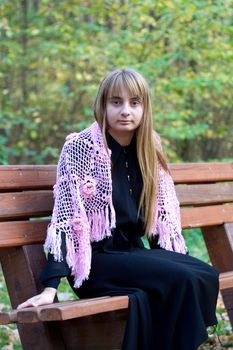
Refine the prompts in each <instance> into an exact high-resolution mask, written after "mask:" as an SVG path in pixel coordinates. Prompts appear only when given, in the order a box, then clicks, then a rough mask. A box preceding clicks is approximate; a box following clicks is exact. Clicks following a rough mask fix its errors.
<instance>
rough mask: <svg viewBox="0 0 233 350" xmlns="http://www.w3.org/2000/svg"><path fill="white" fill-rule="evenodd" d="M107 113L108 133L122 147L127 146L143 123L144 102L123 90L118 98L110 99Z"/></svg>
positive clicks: (111, 97) (110, 97) (112, 97)
mask: <svg viewBox="0 0 233 350" xmlns="http://www.w3.org/2000/svg"><path fill="white" fill-rule="evenodd" d="M106 113H107V125H108V132H109V133H110V135H111V136H112V137H113V138H114V139H115V140H116V141H118V142H119V143H120V144H121V145H127V144H129V143H130V141H131V139H132V137H133V135H134V132H135V130H136V129H137V128H138V127H139V125H140V123H141V120H142V116H143V101H142V99H140V98H139V97H138V96H130V94H129V91H128V90H127V89H126V88H122V89H121V90H120V93H119V94H117V95H116V96H109V97H108V99H107V105H106Z"/></svg>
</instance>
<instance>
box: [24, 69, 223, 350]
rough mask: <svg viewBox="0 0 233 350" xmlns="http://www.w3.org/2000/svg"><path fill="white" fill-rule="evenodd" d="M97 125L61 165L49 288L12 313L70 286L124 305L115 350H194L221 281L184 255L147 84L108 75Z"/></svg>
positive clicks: (70, 145)
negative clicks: (123, 298)
mask: <svg viewBox="0 0 233 350" xmlns="http://www.w3.org/2000/svg"><path fill="white" fill-rule="evenodd" d="M94 115H95V118H96V122H95V123H94V124H92V125H91V126H90V127H89V128H88V129H85V130H83V131H82V132H80V133H78V134H75V135H73V137H71V138H70V139H69V140H68V141H67V142H66V143H65V145H64V147H63V150H62V153H61V156H60V160H59V164H58V173H57V182H56V185H55V206H54V210H53V216H52V221H51V224H50V226H49V228H48V233H47V239H46V242H45V247H46V248H47V249H48V251H49V254H48V263H47V266H46V268H45V270H44V271H43V272H42V277H41V278H42V281H43V284H44V285H45V287H46V288H45V290H44V291H43V292H42V293H41V294H39V295H37V296H35V297H33V298H31V299H29V300H27V301H26V302H25V303H23V304H21V305H19V308H22V307H27V306H31V305H42V304H47V303H51V302H53V300H54V296H55V294H56V289H57V287H58V285H59V281H60V278H61V277H63V276H67V278H68V280H69V282H70V285H71V286H72V288H73V289H74V290H75V292H76V293H77V294H78V296H79V297H81V298H82V297H94V296H104V295H125V294H128V295H129V299H130V307H129V315H128V322H127V327H126V331H125V337H124V342H123V345H122V349H124V350H137V349H138V350H154V349H159V350H160V349H163V350H178V349H179V350H196V349H197V347H198V346H199V345H200V344H201V343H202V342H203V341H204V340H205V339H206V337H207V332H206V327H207V326H210V325H214V324H216V322H217V321H216V316H215V307H216V299H217V294H218V272H217V271H216V270H215V269H214V268H213V267H212V266H209V265H207V264H205V263H204V262H202V261H200V260H198V259H196V258H194V257H191V256H189V255H188V254H187V248H186V246H185V242H184V239H183V237H182V235H181V225H180V213H179V203H178V201H177V198H176V193H175V189H174V184H173V181H172V179H171V176H170V174H169V170H168V167H167V164H166V161H165V159H164V155H163V152H162V148H161V144H160V139H159V136H158V135H157V134H156V133H155V131H153V128H152V111H151V99H150V94H149V89H148V86H147V83H146V81H145V80H144V78H143V77H142V76H141V75H140V74H139V73H137V72H136V71H134V70H132V69H129V68H127V69H116V70H114V71H112V72H110V73H109V74H107V76H106V77H105V78H104V79H103V81H102V83H101V85H100V87H99V91H98V94H97V97H96V101H95V104H94ZM144 235H145V236H147V237H148V241H149V244H150V248H151V249H147V248H145V247H144V244H143V241H142V236H144Z"/></svg>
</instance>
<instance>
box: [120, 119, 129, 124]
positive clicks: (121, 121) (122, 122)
mask: <svg viewBox="0 0 233 350" xmlns="http://www.w3.org/2000/svg"><path fill="white" fill-rule="evenodd" d="M118 122H119V123H121V124H130V123H131V121H130V120H118Z"/></svg>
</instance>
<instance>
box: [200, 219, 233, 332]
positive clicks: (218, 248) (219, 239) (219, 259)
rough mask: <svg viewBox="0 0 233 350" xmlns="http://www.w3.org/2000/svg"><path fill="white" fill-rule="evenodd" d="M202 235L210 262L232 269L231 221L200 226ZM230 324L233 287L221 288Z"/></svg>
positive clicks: (232, 310) (232, 225) (232, 233)
mask: <svg viewBox="0 0 233 350" xmlns="http://www.w3.org/2000/svg"><path fill="white" fill-rule="evenodd" d="M202 233H203V237H204V240H205V243H206V247H207V250H208V253H209V256H210V260H211V262H212V264H213V265H214V266H215V267H216V268H217V269H218V270H219V271H220V272H227V271H232V270H233V223H226V224H223V225H219V226H214V227H213V226H211V227H204V228H202ZM221 293H222V297H223V302H224V304H225V307H226V310H227V313H228V316H229V318H230V322H231V325H232V327H233V288H228V289H225V290H222V292H221Z"/></svg>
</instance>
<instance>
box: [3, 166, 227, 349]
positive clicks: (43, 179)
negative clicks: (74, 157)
mask: <svg viewBox="0 0 233 350" xmlns="http://www.w3.org/2000/svg"><path fill="white" fill-rule="evenodd" d="M170 168H171V172H172V176H173V179H174V181H175V183H176V190H177V195H178V198H179V200H180V203H181V216H182V227H183V229H187V228H195V227H200V228H201V230H202V233H203V236H204V240H205V243H206V246H207V249H208V253H209V256H210V259H211V262H212V263H213V265H214V266H216V267H217V268H218V269H219V271H220V272H221V275H220V286H221V291H222V296H223V300H224V303H225V306H226V309H227V312H228V315H229V318H230V321H231V324H232V325H233V163H200V164H196V163H195V164H173V165H171V167H170ZM55 175H56V166H54V165H51V166H50V165H41V166H23V165H22V166H0V261H1V265H2V270H3V274H4V278H5V281H6V285H7V288H8V292H9V297H10V300H11V304H12V308H13V309H14V308H16V306H17V305H18V304H19V303H21V302H23V301H24V300H26V299H27V298H29V297H31V296H33V295H35V294H37V293H38V292H40V291H41V290H42V288H43V287H42V286H41V284H40V281H39V274H40V272H41V270H42V268H43V266H44V264H45V261H46V260H45V254H44V252H43V247H42V243H43V241H44V239H45V235H46V227H47V225H48V222H49V216H50V215H51V210H52V207H53V195H52V186H53V184H54V183H55ZM127 308H128V297H127V296H122V297H103V298H94V299H85V300H84V299H83V300H77V301H69V302H60V303H58V302H56V303H54V304H52V305H47V306H40V307H37V308H36V307H34V308H27V309H23V310H18V311H17V310H13V311H11V312H1V313H0V323H1V324H7V323H13V322H17V327H18V330H19V334H20V338H21V342H22V345H23V348H24V349H26V350H29V349H33V350H37V349H38V350H41V349H43V350H52V349H54V350H64V349H68V350H77V349H81V350H85V349H88V350H103V349H108V350H110V349H120V348H121V343H122V337H123V334H124V328H125V324H126V316H127Z"/></svg>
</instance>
